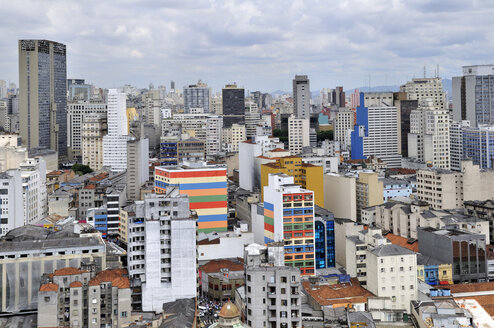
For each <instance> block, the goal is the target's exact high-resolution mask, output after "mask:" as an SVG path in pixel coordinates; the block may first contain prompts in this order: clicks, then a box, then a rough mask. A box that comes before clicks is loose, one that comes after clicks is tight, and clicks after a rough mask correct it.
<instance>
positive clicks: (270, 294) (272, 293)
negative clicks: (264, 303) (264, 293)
mask: <svg viewBox="0 0 494 328" xmlns="http://www.w3.org/2000/svg"><path fill="white" fill-rule="evenodd" d="M268 298H276V293H275V292H268Z"/></svg>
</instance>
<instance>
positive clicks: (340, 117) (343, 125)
mask: <svg viewBox="0 0 494 328" xmlns="http://www.w3.org/2000/svg"><path fill="white" fill-rule="evenodd" d="M333 113H334V114H335V116H334V118H333V132H334V138H333V139H334V140H336V141H339V142H340V144H341V145H343V147H348V146H350V142H351V140H350V133H349V131H351V130H353V126H354V118H355V113H354V112H353V111H352V110H349V109H346V108H339V109H338V110H336V111H333Z"/></svg>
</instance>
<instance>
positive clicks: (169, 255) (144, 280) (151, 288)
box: [125, 188, 197, 312]
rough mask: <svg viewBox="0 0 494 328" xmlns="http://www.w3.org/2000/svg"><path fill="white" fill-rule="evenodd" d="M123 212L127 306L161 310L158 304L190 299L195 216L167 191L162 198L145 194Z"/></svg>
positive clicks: (193, 287)
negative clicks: (129, 288)
mask: <svg viewBox="0 0 494 328" xmlns="http://www.w3.org/2000/svg"><path fill="white" fill-rule="evenodd" d="M165 189H166V188H165ZM125 211H126V212H127V213H128V227H129V228H128V231H129V235H128V240H129V243H128V252H127V261H128V269H129V278H130V279H131V282H132V286H133V295H132V308H133V309H138V308H141V309H142V310H143V311H154V312H162V311H163V303H166V302H173V301H176V300H177V299H182V298H191V297H196V293H197V267H196V265H197V264H196V261H197V250H196V239H197V238H196V218H195V217H193V216H191V215H190V211H189V201H188V197H187V196H186V195H184V194H180V193H179V190H178V188H168V189H167V191H165V192H164V194H162V195H156V194H146V195H145V197H144V200H142V201H136V202H135V203H134V204H133V205H130V206H128V207H126V208H125ZM141 299H142V303H141V304H140V300H141Z"/></svg>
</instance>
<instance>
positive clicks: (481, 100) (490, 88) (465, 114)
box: [453, 65, 494, 127]
mask: <svg viewBox="0 0 494 328" xmlns="http://www.w3.org/2000/svg"><path fill="white" fill-rule="evenodd" d="M493 98H494V65H474V66H463V76H456V77H453V120H455V121H457V122H459V121H462V120H468V121H470V124H471V125H472V127H476V126H477V125H480V124H488V125H494V103H493V102H492V99H493Z"/></svg>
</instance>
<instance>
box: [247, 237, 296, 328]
mask: <svg viewBox="0 0 494 328" xmlns="http://www.w3.org/2000/svg"><path fill="white" fill-rule="evenodd" d="M244 262H245V276H246V279H245V298H246V299H247V302H246V307H247V309H246V320H247V324H248V325H249V326H250V327H293V328H295V327H297V328H300V327H302V316H301V311H302V300H301V288H302V285H301V281H300V270H299V269H298V268H296V267H292V266H284V265H283V245H282V243H270V244H268V245H267V247H266V246H261V245H258V244H250V245H248V246H246V247H245V260H244Z"/></svg>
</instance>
